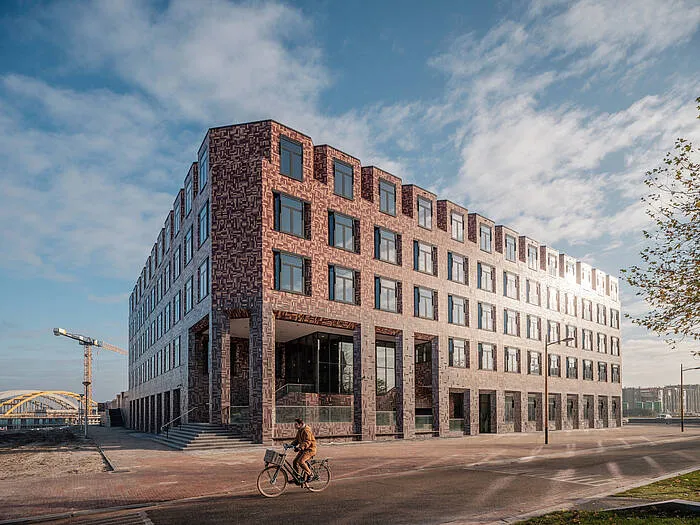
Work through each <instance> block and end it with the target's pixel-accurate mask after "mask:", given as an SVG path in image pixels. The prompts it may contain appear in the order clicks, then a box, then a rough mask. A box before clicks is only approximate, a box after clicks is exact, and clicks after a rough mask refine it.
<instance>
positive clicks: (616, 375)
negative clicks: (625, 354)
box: [610, 365, 620, 383]
mask: <svg viewBox="0 0 700 525" xmlns="http://www.w3.org/2000/svg"><path fill="white" fill-rule="evenodd" d="M610 382H611V383H619V382H620V365H610Z"/></svg>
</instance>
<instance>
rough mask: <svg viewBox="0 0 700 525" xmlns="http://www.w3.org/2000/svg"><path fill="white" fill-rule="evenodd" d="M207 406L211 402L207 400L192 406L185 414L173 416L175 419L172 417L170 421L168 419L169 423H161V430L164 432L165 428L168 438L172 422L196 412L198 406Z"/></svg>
mask: <svg viewBox="0 0 700 525" xmlns="http://www.w3.org/2000/svg"><path fill="white" fill-rule="evenodd" d="M206 406H209V402H208V401H207V402H206V403H204V404H202V405H197V406H196V407H192V408H190V409H189V410H188V411H187V412H185V413H184V414H180V415H179V416H177V417H176V418H173V419H171V420H170V421H168V422H167V423H165V424H163V425H161V427H160V431H161V432H163V429H165V437H166V438H167V437H168V435H169V431H170V423H174V422H175V421H177V420H178V419H180V418H182V417H184V416H186V415H187V414H189V413H190V412H194V411H195V410H197V409H198V408H202V407H206Z"/></svg>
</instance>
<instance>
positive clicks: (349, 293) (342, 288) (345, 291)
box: [328, 266, 355, 304]
mask: <svg viewBox="0 0 700 525" xmlns="http://www.w3.org/2000/svg"><path fill="white" fill-rule="evenodd" d="M328 293H329V297H328V298H329V299H330V300H331V301H338V302H341V303H350V304H355V272H354V271H353V270H349V269H347V268H341V267H340V266H329V267H328Z"/></svg>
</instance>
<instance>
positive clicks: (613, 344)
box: [610, 337, 620, 355]
mask: <svg viewBox="0 0 700 525" xmlns="http://www.w3.org/2000/svg"><path fill="white" fill-rule="evenodd" d="M610 354H611V355H620V339H619V338H617V337H611V338H610Z"/></svg>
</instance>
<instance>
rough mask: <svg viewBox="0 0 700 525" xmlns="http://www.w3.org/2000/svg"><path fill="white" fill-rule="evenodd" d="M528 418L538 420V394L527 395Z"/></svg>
mask: <svg viewBox="0 0 700 525" xmlns="http://www.w3.org/2000/svg"><path fill="white" fill-rule="evenodd" d="M527 420H528V421H537V395H536V394H528V396H527Z"/></svg>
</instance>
